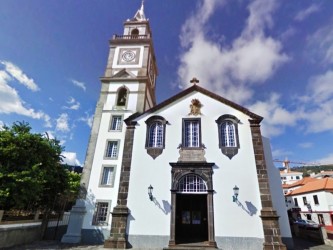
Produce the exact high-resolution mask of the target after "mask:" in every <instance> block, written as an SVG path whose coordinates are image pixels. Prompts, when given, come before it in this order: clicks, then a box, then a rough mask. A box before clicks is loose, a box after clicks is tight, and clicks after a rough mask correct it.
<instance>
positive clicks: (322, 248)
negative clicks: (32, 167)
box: [5, 238, 333, 250]
mask: <svg viewBox="0 0 333 250" xmlns="http://www.w3.org/2000/svg"><path fill="white" fill-rule="evenodd" d="M46 249H49V250H54V249H66V250H81V249H82V250H102V249H105V248H104V246H103V245H95V246H94V245H77V244H74V245H73V244H64V243H60V242H59V241H37V242H35V243H32V244H27V245H21V246H17V247H11V248H5V250H46ZM332 249H333V247H332V246H326V245H322V244H320V243H316V242H311V241H307V240H305V239H301V238H294V250H332ZM239 250H245V249H239ZM290 250H291V249H290Z"/></svg>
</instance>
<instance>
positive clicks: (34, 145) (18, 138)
mask: <svg viewBox="0 0 333 250" xmlns="http://www.w3.org/2000/svg"><path fill="white" fill-rule="evenodd" d="M62 151H63V147H62V146H61V145H60V144H59V141H58V140H56V139H50V138H49V137H48V136H47V134H46V135H43V134H38V133H32V132H31V127H30V125H29V124H28V123H25V122H16V123H13V125H12V127H7V126H5V127H4V128H3V129H2V130H1V131H0V209H11V208H15V209H30V210H36V209H40V210H44V211H50V209H52V206H53V205H54V202H55V199H56V197H58V196H59V195H60V194H62V193H64V191H65V190H67V189H68V187H69V184H68V174H67V172H66V170H65V169H64V168H63V167H62V166H61V164H60V163H61V160H62V156H61V153H62Z"/></svg>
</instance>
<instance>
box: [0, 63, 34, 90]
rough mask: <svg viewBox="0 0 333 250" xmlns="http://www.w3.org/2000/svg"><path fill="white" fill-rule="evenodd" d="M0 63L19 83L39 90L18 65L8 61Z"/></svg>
mask: <svg viewBox="0 0 333 250" xmlns="http://www.w3.org/2000/svg"><path fill="white" fill-rule="evenodd" d="M0 63H1V64H3V65H4V66H5V70H6V72H7V73H9V74H10V75H11V76H12V77H14V78H15V79H16V80H17V81H18V82H19V83H21V84H23V85H24V86H26V87H27V88H28V89H30V90H32V91H37V90H39V87H38V86H37V84H36V83H35V82H34V80H33V79H31V78H29V77H28V76H27V75H26V74H25V73H24V72H23V71H22V70H21V69H20V68H19V67H17V66H16V65H14V64H13V63H11V62H8V61H0Z"/></svg>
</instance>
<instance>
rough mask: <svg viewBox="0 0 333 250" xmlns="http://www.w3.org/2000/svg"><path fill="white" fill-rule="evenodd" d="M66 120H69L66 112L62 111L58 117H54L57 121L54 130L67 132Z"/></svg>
mask: <svg viewBox="0 0 333 250" xmlns="http://www.w3.org/2000/svg"><path fill="white" fill-rule="evenodd" d="M68 120H69V117H68V114H66V113H62V114H61V115H60V116H59V118H58V119H56V121H57V125H56V130H58V131H61V132H69V125H68Z"/></svg>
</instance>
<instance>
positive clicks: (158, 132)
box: [148, 121, 164, 148]
mask: <svg viewBox="0 0 333 250" xmlns="http://www.w3.org/2000/svg"><path fill="white" fill-rule="evenodd" d="M148 133H149V134H148V147H149V148H163V147H164V127H163V124H162V122H160V121H156V122H154V123H152V124H150V126H149V132H148Z"/></svg>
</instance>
